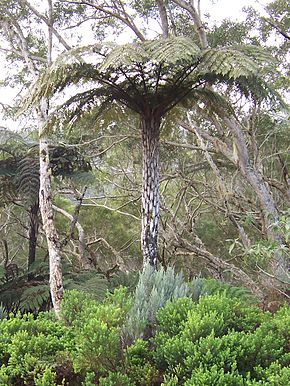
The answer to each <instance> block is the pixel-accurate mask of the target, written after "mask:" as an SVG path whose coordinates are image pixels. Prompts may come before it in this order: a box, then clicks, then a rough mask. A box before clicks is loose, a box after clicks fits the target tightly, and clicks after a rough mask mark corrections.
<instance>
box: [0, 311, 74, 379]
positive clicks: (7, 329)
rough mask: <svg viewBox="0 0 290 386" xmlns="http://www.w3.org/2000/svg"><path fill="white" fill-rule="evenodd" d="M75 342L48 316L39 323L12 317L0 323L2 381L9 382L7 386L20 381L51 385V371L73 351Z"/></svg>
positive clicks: (43, 316) (32, 318)
mask: <svg viewBox="0 0 290 386" xmlns="http://www.w3.org/2000/svg"><path fill="white" fill-rule="evenodd" d="M72 342H73V335H72V333H71V331H70V330H68V329H67V328H66V327H65V326H64V325H62V324H61V323H59V322H57V321H55V320H52V319H50V318H49V317H47V314H44V313H43V314H40V316H39V318H37V319H34V317H33V315H24V316H21V315H20V314H19V315H17V316H13V315H11V316H10V319H4V320H2V321H1V323H0V363H1V364H2V367H1V373H0V379H1V380H3V379H6V381H5V382H6V383H3V384H6V385H14V384H16V383H17V380H22V381H23V382H27V384H30V383H31V382H33V380H34V381H35V382H36V383H37V382H38V384H39V385H41V384H43V385H45V384H48V383H47V382H48V381H47V382H46V381H45V379H46V378H47V377H48V373H49V371H50V369H52V368H56V367H57V365H58V357H59V358H61V357H64V356H67V353H68V352H70V351H71V350H72V348H73V343H72ZM59 364H61V362H59ZM45 374H46V375H45ZM51 374H52V373H51ZM45 377H46V378H45ZM51 377H52V375H51ZM41 382H42V383H41ZM45 382H46V383H45Z"/></svg>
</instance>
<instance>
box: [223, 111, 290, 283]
mask: <svg viewBox="0 0 290 386" xmlns="http://www.w3.org/2000/svg"><path fill="white" fill-rule="evenodd" d="M225 122H226V124H227V126H228V128H229V130H230V131H231V133H232V135H233V138H234V142H235V145H236V147H237V152H238V167H239V169H240V170H241V172H242V174H243V175H244V177H245V178H246V180H247V181H248V182H249V184H250V185H251V187H252V188H253V190H254V192H255V193H256V195H257V198H258V201H259V204H260V207H261V209H262V212H263V219H264V222H265V225H266V232H267V237H268V240H271V241H274V242H276V243H277V244H278V245H279V246H281V251H278V252H276V253H275V254H274V257H273V259H272V260H271V263H270V264H271V268H272V272H273V274H274V275H275V276H276V277H277V279H281V280H285V279H287V273H288V272H289V271H288V270H289V267H288V266H287V262H286V259H285V258H284V256H283V253H282V248H283V247H284V240H283V237H282V235H281V234H280V233H279V231H277V230H276V226H275V224H277V223H278V222H279V213H278V211H277V208H276V205H275V202H274V199H273V197H272V194H271V191H270V189H269V186H268V184H267V183H266V181H265V180H264V179H263V177H262V176H261V175H260V173H259V172H258V170H256V169H255V168H254V167H253V165H252V164H251V162H250V156H249V153H248V148H247V143H246V139H245V136H244V133H243V131H242V129H241V128H240V126H239V125H238V124H237V122H236V121H235V120H234V119H230V118H225Z"/></svg>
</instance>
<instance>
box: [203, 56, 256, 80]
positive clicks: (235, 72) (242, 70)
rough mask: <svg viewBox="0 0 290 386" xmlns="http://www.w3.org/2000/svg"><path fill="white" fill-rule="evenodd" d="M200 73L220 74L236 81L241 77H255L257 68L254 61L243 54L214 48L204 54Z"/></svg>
mask: <svg viewBox="0 0 290 386" xmlns="http://www.w3.org/2000/svg"><path fill="white" fill-rule="evenodd" d="M200 72H201V73H213V74H220V75H222V76H227V77H228V78H232V79H237V78H239V77H241V76H244V77H248V76H253V75H257V74H258V72H259V66H258V64H257V63H256V61H255V60H254V59H252V58H251V57H249V56H248V55H245V54H244V53H243V52H240V51H238V50H234V49H229V48H223V49H216V48H214V49H208V50H206V51H205V52H204V54H203V57H202V61H201V64H200Z"/></svg>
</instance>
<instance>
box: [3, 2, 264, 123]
mask: <svg viewBox="0 0 290 386" xmlns="http://www.w3.org/2000/svg"><path fill="white" fill-rule="evenodd" d="M32 3H33V1H32ZM200 3H201V11H202V13H209V14H210V21H212V22H214V21H216V22H219V21H221V20H222V19H225V18H230V19H233V20H236V19H238V20H241V19H244V15H243V13H242V8H243V7H246V6H253V7H254V8H256V9H258V10H259V11H260V13H262V12H263V7H265V6H266V5H267V4H268V3H270V0H201V2H200ZM3 60H4V56H3V55H0V80H1V78H2V79H3V78H4V76H5V66H4V62H3ZM17 92H18V91H17V90H16V89H11V88H8V87H1V86H0V105H1V104H2V103H4V104H12V103H13V98H14V97H15V96H16V95H17ZM2 116H3V114H2V113H1V107H0V126H5V127H8V128H13V129H17V126H18V125H17V123H16V122H13V121H8V120H7V121H4V120H3V119H2Z"/></svg>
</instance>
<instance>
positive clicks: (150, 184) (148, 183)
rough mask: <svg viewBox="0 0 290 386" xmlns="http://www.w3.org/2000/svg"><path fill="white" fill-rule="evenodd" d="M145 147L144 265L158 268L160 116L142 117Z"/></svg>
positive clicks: (143, 204) (142, 239)
mask: <svg viewBox="0 0 290 386" xmlns="http://www.w3.org/2000/svg"><path fill="white" fill-rule="evenodd" d="M141 129H142V147H143V189H142V231H141V247H142V253H143V267H145V266H146V265H147V264H150V265H151V266H152V267H153V268H154V269H156V268H157V239H158V220H159V207H160V197H159V133H160V118H158V117H155V116H154V114H153V113H152V114H148V115H146V116H143V117H142V118H141Z"/></svg>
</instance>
